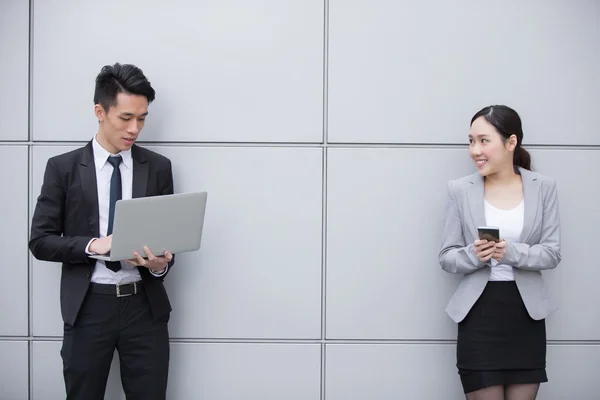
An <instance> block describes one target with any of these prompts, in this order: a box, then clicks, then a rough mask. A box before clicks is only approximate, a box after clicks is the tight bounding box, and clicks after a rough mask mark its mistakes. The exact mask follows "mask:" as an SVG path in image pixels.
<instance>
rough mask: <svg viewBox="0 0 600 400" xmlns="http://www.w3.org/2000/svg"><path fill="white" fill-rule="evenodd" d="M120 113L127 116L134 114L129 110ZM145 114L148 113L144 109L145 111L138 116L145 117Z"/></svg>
mask: <svg viewBox="0 0 600 400" xmlns="http://www.w3.org/2000/svg"><path fill="white" fill-rule="evenodd" d="M121 115H125V116H127V117H133V116H134V115H135V114H134V113H131V112H126V111H124V112H122V113H121ZM146 115H148V111H146V112H145V113H143V114H141V115H140V117H145V116H146Z"/></svg>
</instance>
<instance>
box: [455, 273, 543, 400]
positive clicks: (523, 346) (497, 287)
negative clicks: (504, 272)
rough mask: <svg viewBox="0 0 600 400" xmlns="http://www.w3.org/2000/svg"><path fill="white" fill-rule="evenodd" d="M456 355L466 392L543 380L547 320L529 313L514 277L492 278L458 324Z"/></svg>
mask: <svg viewBox="0 0 600 400" xmlns="http://www.w3.org/2000/svg"><path fill="white" fill-rule="evenodd" d="M456 359H457V362H456V366H457V367H458V373H459V375H460V379H461V382H462V385H463V389H464V392H465V393H470V392H473V391H476V390H479V389H483V388H486V387H489V386H495V385H511V384H526V383H541V382H547V381H548V378H547V376H546V322H545V320H539V321H536V320H534V319H532V318H531V317H530V316H529V314H528V313H527V309H526V308H525V305H524V304H523V300H522V299H521V295H520V294H519V290H518V288H517V285H516V283H515V282H514V281H490V282H488V283H487V286H486V288H485V290H484V291H483V293H482V294H481V296H480V297H479V299H478V300H477V302H475V304H474V305H473V308H472V309H471V311H469V314H467V317H466V318H465V319H464V320H463V321H461V322H460V323H459V324H458V339H457V346H456Z"/></svg>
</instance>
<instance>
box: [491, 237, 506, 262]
mask: <svg viewBox="0 0 600 400" xmlns="http://www.w3.org/2000/svg"><path fill="white" fill-rule="evenodd" d="M504 253H506V241H505V240H504V239H501V242H500V243H496V246H495V250H494V255H493V256H492V258H493V259H494V260H496V261H498V262H500V261H502V259H503V258H504Z"/></svg>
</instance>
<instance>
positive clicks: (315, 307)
mask: <svg viewBox="0 0 600 400" xmlns="http://www.w3.org/2000/svg"><path fill="white" fill-rule="evenodd" d="M71 149H72V147H54V146H49V147H41V146H37V147H35V148H34V153H33V171H32V175H33V187H34V190H33V195H34V196H35V197H34V199H35V198H36V197H37V195H38V194H39V188H40V187H41V183H42V180H43V172H44V167H45V164H46V160H47V159H48V158H49V157H51V156H53V155H56V154H59V153H63V152H65V151H69V150H71ZM152 149H153V150H156V151H159V152H160V153H162V154H164V155H166V156H168V157H170V158H171V160H173V171H174V175H175V187H176V189H175V190H176V191H177V192H184V191H193V190H208V192H209V197H208V205H207V215H206V221H205V226H204V235H203V243H202V248H201V250H200V251H199V252H197V253H189V254H181V255H179V256H178V259H177V264H176V267H175V269H174V270H173V271H172V273H171V274H169V276H168V278H167V279H166V285H167V289H168V292H169V296H170V298H171V302H172V305H173V309H174V310H173V316H172V318H171V323H170V326H171V336H172V337H209V338H210V337H225V338H227V337H260V338H318V337H320V328H321V314H320V311H321V200H322V191H321V174H322V172H321V171H322V155H321V150H320V149H298V148H179V147H164V148H156V147H153V148H152ZM34 204H35V203H34V202H32V206H33V205H34ZM290 227H292V228H290ZM290 254H294V256H293V257H290ZM59 279H60V266H59V265H58V264H53V263H45V262H39V261H34V263H33V288H34V289H33V299H32V303H33V331H34V335H36V336H49V335H61V334H62V319H61V317H60V308H59Z"/></svg>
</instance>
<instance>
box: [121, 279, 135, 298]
mask: <svg viewBox="0 0 600 400" xmlns="http://www.w3.org/2000/svg"><path fill="white" fill-rule="evenodd" d="M128 285H133V292H132V293H121V286H128ZM133 294H137V282H132V283H125V284H123V285H117V297H127V296H131V295H133Z"/></svg>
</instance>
